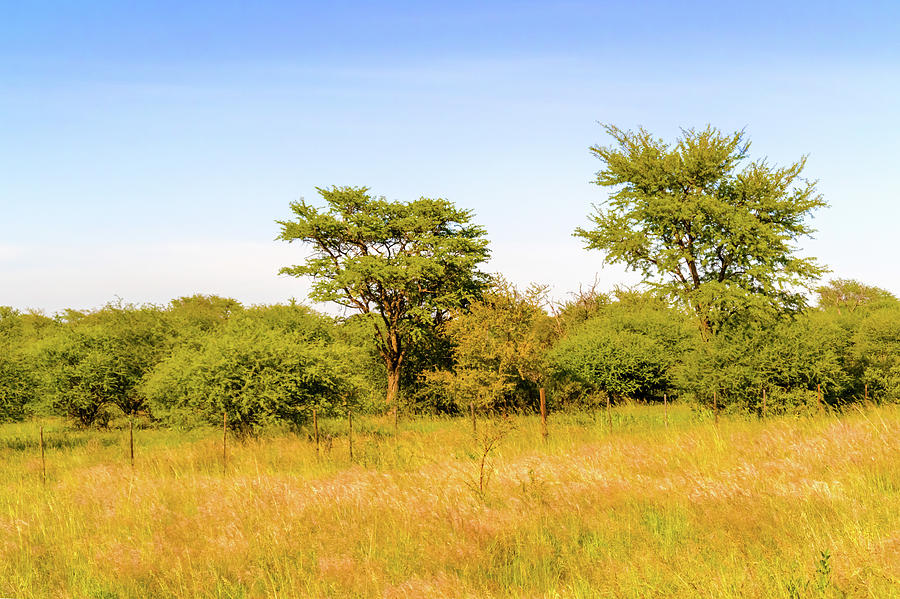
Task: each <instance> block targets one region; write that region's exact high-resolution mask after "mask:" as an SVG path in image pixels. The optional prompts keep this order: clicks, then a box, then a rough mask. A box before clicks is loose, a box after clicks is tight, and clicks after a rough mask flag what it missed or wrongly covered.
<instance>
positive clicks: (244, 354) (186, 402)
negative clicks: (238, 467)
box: [141, 306, 365, 433]
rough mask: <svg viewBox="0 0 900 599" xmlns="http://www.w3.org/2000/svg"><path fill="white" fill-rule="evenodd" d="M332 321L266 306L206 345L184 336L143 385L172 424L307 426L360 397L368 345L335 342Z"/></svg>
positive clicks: (238, 319)
mask: <svg viewBox="0 0 900 599" xmlns="http://www.w3.org/2000/svg"><path fill="white" fill-rule="evenodd" d="M330 328H331V325H330V323H328V322H327V320H326V319H324V318H322V317H318V316H315V315H313V314H310V313H309V311H308V310H306V309H303V308H300V307H297V306H273V307H260V308H252V309H249V310H247V311H246V312H245V313H244V314H241V315H239V316H236V317H233V318H232V319H230V320H229V322H228V323H227V324H225V325H224V326H222V327H220V328H219V329H217V331H216V333H215V334H214V335H207V336H206V337H205V338H204V339H203V342H202V343H194V342H191V341H190V340H185V342H184V343H182V344H181V345H179V346H178V347H177V348H176V349H175V350H174V351H173V352H172V353H171V354H170V355H169V356H168V357H167V358H166V359H165V360H164V361H162V362H161V363H160V364H159V365H158V366H157V367H156V368H155V369H154V370H153V372H152V373H150V375H149V376H148V377H147V378H146V380H145V381H144V382H143V384H142V385H141V391H142V392H143V393H144V394H146V396H147V397H148V398H149V400H150V405H151V407H152V410H153V413H154V415H155V416H156V417H157V418H160V419H162V420H163V421H164V422H166V423H168V424H171V425H178V426H192V425H195V424H197V423H199V422H206V423H217V422H221V419H222V414H223V412H227V413H228V417H229V423H230V425H231V427H232V429H234V430H236V431H238V432H240V433H250V432H253V431H255V430H256V429H258V428H259V427H261V426H264V425H267V424H272V423H275V422H279V421H283V422H288V423H291V424H293V425H299V424H301V423H302V422H303V421H304V420H305V419H306V418H307V417H308V415H309V414H311V410H312V408H318V409H319V410H320V411H321V412H322V413H323V414H327V413H332V412H334V411H335V410H337V409H339V408H343V407H346V406H347V405H351V404H354V403H356V402H357V401H358V398H359V397H360V395H361V392H362V389H363V388H364V382H365V381H364V380H363V379H362V378H361V377H359V375H358V374H357V373H358V372H359V370H360V368H359V364H360V363H361V362H362V361H364V359H365V357H364V355H363V353H362V351H361V350H359V349H358V348H354V347H351V346H348V345H344V344H339V343H334V342H333V341H332V338H331V335H330V331H329V329H330Z"/></svg>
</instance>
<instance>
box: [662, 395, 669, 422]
mask: <svg viewBox="0 0 900 599" xmlns="http://www.w3.org/2000/svg"><path fill="white" fill-rule="evenodd" d="M663 409H664V410H665V414H666V428H669V394H668V393H663Z"/></svg>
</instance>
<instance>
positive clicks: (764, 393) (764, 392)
mask: <svg viewBox="0 0 900 599" xmlns="http://www.w3.org/2000/svg"><path fill="white" fill-rule="evenodd" d="M762 416H763V418H765V417H766V390H765V388H763V405H762Z"/></svg>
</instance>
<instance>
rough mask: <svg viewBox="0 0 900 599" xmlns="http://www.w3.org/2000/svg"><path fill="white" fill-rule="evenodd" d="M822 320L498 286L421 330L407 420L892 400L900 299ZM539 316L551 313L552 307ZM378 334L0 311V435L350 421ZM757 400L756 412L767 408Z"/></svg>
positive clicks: (838, 311)
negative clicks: (602, 408) (27, 428)
mask: <svg viewBox="0 0 900 599" xmlns="http://www.w3.org/2000/svg"><path fill="white" fill-rule="evenodd" d="M820 295H821V297H820V301H819V307H817V308H813V309H808V310H807V311H805V312H803V313H800V314H795V315H782V316H776V315H774V314H768V315H766V314H762V315H760V314H756V315H754V317H752V318H751V317H743V318H733V319H732V320H731V324H729V326H728V327H725V328H723V329H722V330H720V331H719V332H718V333H717V334H716V335H714V336H712V337H704V336H703V335H701V334H700V330H699V327H698V326H697V323H696V319H695V318H694V316H693V315H692V313H691V312H690V310H682V309H679V308H678V307H677V306H673V305H671V304H670V303H669V302H668V301H666V300H665V299H662V298H660V297H657V296H655V295H653V294H652V293H639V292H635V291H628V290H624V291H623V290H620V291H617V292H615V293H613V294H612V295H604V294H599V293H594V292H588V293H582V294H581V295H580V296H579V297H578V298H577V299H576V300H574V301H572V302H570V303H569V304H566V305H563V306H556V307H554V306H551V305H550V304H549V302H548V301H547V298H546V292H545V290H544V289H543V288H540V287H532V288H529V289H527V290H524V291H523V290H519V289H516V288H515V287H514V286H512V285H510V284H509V283H508V282H506V281H504V280H502V279H496V280H495V281H494V283H493V285H492V287H491V288H490V289H489V290H487V291H486V292H484V293H483V294H482V295H481V297H480V299H478V300H477V301H474V302H472V303H471V304H469V305H468V306H467V309H466V310H460V311H458V312H456V313H454V314H448V315H446V317H445V318H442V319H441V320H440V322H438V323H437V325H436V326H435V327H433V328H432V329H429V330H423V331H421V332H420V334H418V335H417V336H416V337H415V338H414V340H413V342H414V345H413V347H412V348H411V349H410V351H409V354H408V355H409V356H410V359H411V361H410V363H409V364H407V366H406V368H407V370H406V379H405V384H406V386H405V387H404V388H403V394H404V395H405V398H406V400H405V402H406V405H407V407H408V409H412V410H419V411H425V410H430V411H444V412H451V413H453V412H460V411H464V410H468V409H469V406H470V405H474V406H475V407H477V408H478V409H480V410H534V409H535V408H536V407H537V395H538V388H540V387H545V388H546V389H547V390H548V394H549V398H550V403H551V406H553V407H554V408H555V409H564V408H566V407H567V406H573V407H576V406H590V405H593V404H596V403H597V402H600V401H605V400H606V399H607V398H610V399H611V400H612V401H614V402H615V401H618V400H620V399H626V398H627V399H631V400H638V401H658V400H660V399H661V398H662V395H663V394H668V395H669V397H670V398H680V399H681V400H682V401H688V402H692V403H694V404H695V405H698V406H705V407H707V408H709V407H712V401H713V397H714V396H715V397H716V399H717V401H718V403H719V407H720V408H723V409H730V410H736V411H742V412H750V413H761V412H762V411H763V409H764V408H765V410H766V411H767V412H768V413H784V412H791V413H796V412H803V411H810V410H815V409H818V408H819V396H818V390H821V394H822V395H821V397H822V402H823V404H824V405H825V406H826V407H827V406H840V405H841V404H844V403H847V402H853V401H859V400H862V399H864V398H867V399H869V400H874V401H878V402H883V401H900V302H898V301H897V300H896V299H894V298H893V297H892V296H891V295H890V294H888V293H887V292H884V291H883V290H878V289H874V288H871V287H866V286H864V285H861V284H859V283H856V282H853V281H838V282H835V283H834V284H832V285H831V286H829V287H825V288H822V289H821V290H820ZM548 308H550V309H549V310H548ZM372 343H373V342H372V338H371V328H370V327H369V326H368V324H367V323H366V322H364V321H363V320H361V318H360V317H354V318H350V319H347V320H344V321H338V320H335V319H332V318H328V317H324V316H321V315H319V314H316V313H314V312H312V311H311V310H309V309H308V308H305V307H302V306H298V305H294V304H291V305H276V306H257V307H243V306H241V305H240V304H239V303H238V302H236V301H234V300H230V299H226V298H219V297H214V296H212V297H209V296H194V297H190V298H181V299H178V300H175V301H173V302H172V303H171V304H170V305H168V306H165V307H155V306H144V307H135V306H123V305H109V306H106V307H104V308H102V309H100V310H96V311H92V312H76V311H67V312H65V313H63V314H60V315H57V316H56V317H55V318H47V317H45V316H41V315H39V314H21V313H18V312H16V311H15V310H12V309H9V308H0V420H16V419H22V418H25V417H28V416H29V415H31V414H59V415H64V416H67V417H69V418H71V419H72V420H73V421H74V422H76V423H77V424H79V425H82V426H90V425H103V424H104V423H105V422H106V421H107V420H108V419H109V418H111V417H114V416H117V415H118V416H121V415H135V414H141V415H143V416H145V417H149V418H150V419H151V420H153V421H155V422H158V423H159V424H161V425H165V426H194V425H197V424H201V423H213V422H220V419H221V417H222V413H223V412H227V413H228V415H229V421H230V422H231V425H232V427H233V428H235V429H236V430H240V431H244V432H250V431H253V430H255V429H257V428H258V427H260V426H265V425H268V424H271V423H276V422H282V423H288V424H292V425H298V424H301V423H302V422H303V421H304V420H305V419H306V418H307V417H308V415H309V414H310V412H311V410H312V409H313V408H316V409H318V410H319V411H320V413H322V414H328V413H336V412H344V411H345V410H346V409H348V408H353V409H357V410H368V411H381V410H383V409H384V403H383V401H382V400H381V399H380V397H382V396H383V394H384V381H383V372H382V370H383V368H382V365H381V364H380V362H379V360H380V357H379V356H378V355H377V352H375V351H374V347H373V344H372ZM764 396H765V402H766V403H765V406H763V397H764Z"/></svg>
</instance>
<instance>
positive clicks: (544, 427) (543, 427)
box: [540, 387, 548, 440]
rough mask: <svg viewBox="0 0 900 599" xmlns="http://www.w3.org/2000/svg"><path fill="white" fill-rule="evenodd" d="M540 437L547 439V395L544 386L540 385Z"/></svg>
mask: <svg viewBox="0 0 900 599" xmlns="http://www.w3.org/2000/svg"><path fill="white" fill-rule="evenodd" d="M540 394H541V437H542V438H543V439H545V440H546V439H547V435H548V432H547V395H546V393H545V392H544V388H543V387H541V391H540Z"/></svg>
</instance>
